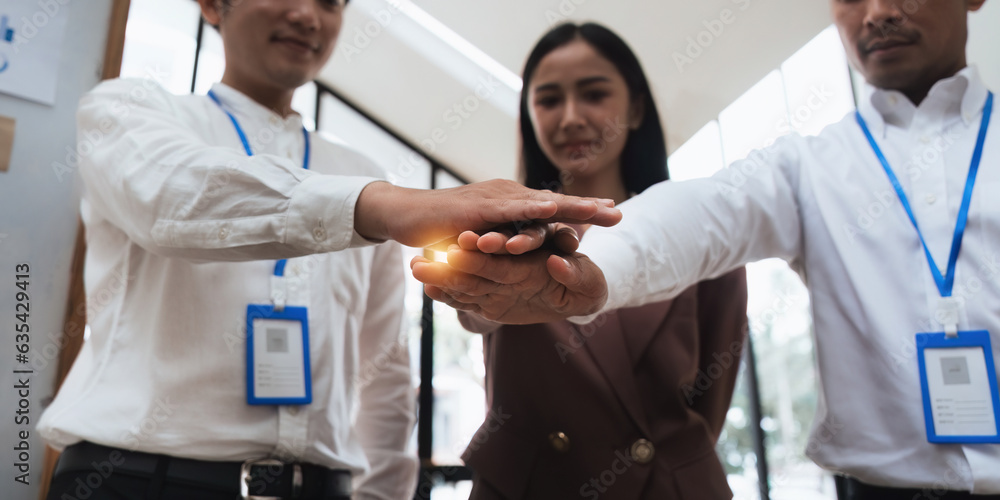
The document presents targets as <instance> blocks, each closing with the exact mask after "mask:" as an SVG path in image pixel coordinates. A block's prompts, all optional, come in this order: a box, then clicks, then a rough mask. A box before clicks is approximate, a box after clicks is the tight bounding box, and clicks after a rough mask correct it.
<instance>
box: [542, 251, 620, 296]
mask: <svg viewBox="0 0 1000 500" xmlns="http://www.w3.org/2000/svg"><path fill="white" fill-rule="evenodd" d="M545 266H546V268H547V269H548V271H549V274H550V275H551V276H552V278H553V279H554V280H556V281H558V282H559V283H562V284H563V285H564V286H565V287H566V288H567V289H568V290H569V291H570V292H574V293H577V294H580V295H583V296H585V297H593V298H600V299H606V298H607V295H608V285H607V282H606V281H605V279H604V273H603V272H601V269H600V268H598V267H597V265H595V264H594V263H593V262H592V261H591V260H590V258H588V257H587V256H586V255H583V254H580V253H577V254H575V255H571V256H568V257H560V256H558V255H550V256H549V258H548V260H547V261H546V262H545ZM603 302H604V300H601V304H600V305H603Z"/></svg>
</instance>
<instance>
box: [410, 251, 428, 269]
mask: <svg viewBox="0 0 1000 500" xmlns="http://www.w3.org/2000/svg"><path fill="white" fill-rule="evenodd" d="M429 262H431V261H429V260H427V259H426V258H424V256H422V255H417V256H416V257H414V258H412V259H410V269H411V270H412V269H413V266H414V265H415V264H426V263H429Z"/></svg>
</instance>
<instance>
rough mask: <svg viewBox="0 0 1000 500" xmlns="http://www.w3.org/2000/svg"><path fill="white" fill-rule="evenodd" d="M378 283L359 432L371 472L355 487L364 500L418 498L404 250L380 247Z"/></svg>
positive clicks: (368, 313) (371, 303) (365, 339)
mask: <svg viewBox="0 0 1000 500" xmlns="http://www.w3.org/2000/svg"><path fill="white" fill-rule="evenodd" d="M375 253H376V255H375V259H374V262H373V266H372V282H371V288H370V290H369V293H368V302H367V307H366V310H365V315H364V324H363V325H362V328H361V338H360V361H361V365H360V366H361V368H360V373H359V378H358V386H359V389H358V390H359V393H360V400H361V401H360V402H361V405H360V410H359V412H358V415H357V422H356V424H355V428H356V430H357V433H358V436H359V438H360V441H361V445H362V447H363V448H364V450H365V454H366V455H367V457H368V462H369V465H370V466H371V469H370V472H369V473H368V474H367V475H366V476H364V477H361V478H359V480H358V482H357V483H356V484H355V490H356V491H355V496H354V498H356V499H358V500H370V499H378V500H399V499H408V498H411V497H412V496H413V491H414V488H416V481H417V474H418V472H419V462H418V461H417V455H416V453H414V452H412V451H409V450H408V449H407V443H408V442H409V439H410V434H411V433H412V431H413V426H414V423H415V421H416V417H415V415H414V400H415V395H414V391H413V379H412V376H411V373H410V355H409V347H408V344H407V328H406V322H405V321H404V319H405V308H404V307H403V294H404V281H403V278H404V276H403V266H402V257H401V251H400V247H399V245H398V244H397V243H394V242H389V243H385V244H382V245H380V246H379V247H377V248H376V249H375Z"/></svg>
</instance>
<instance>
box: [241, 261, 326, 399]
mask: <svg viewBox="0 0 1000 500" xmlns="http://www.w3.org/2000/svg"><path fill="white" fill-rule="evenodd" d="M279 266H280V267H279V268H278V269H280V270H282V271H283V269H284V266H283V262H281V263H280V264H279ZM283 285H284V276H280V275H276V276H273V277H272V282H271V300H272V302H273V304H250V305H248V306H247V404H251V405H304V404H309V403H311V402H312V376H311V373H312V371H311V369H310V366H309V319H308V316H309V312H308V310H307V309H306V308H305V307H295V306H285V290H284V288H285V287H284V286H283Z"/></svg>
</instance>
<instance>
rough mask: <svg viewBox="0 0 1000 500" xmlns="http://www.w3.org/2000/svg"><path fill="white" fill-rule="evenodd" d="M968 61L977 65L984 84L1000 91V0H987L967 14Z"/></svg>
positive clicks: (995, 90)
mask: <svg viewBox="0 0 1000 500" xmlns="http://www.w3.org/2000/svg"><path fill="white" fill-rule="evenodd" d="M968 47H969V50H968V54H969V63H970V64H975V65H977V66H978V67H979V71H980V73H981V74H982V75H983V79H984V80H986V86H987V87H989V88H990V89H992V90H993V91H994V92H1000V0H987V2H986V4H985V5H983V8H982V9H980V10H979V12H975V13H972V14H970V15H969V45H968Z"/></svg>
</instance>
